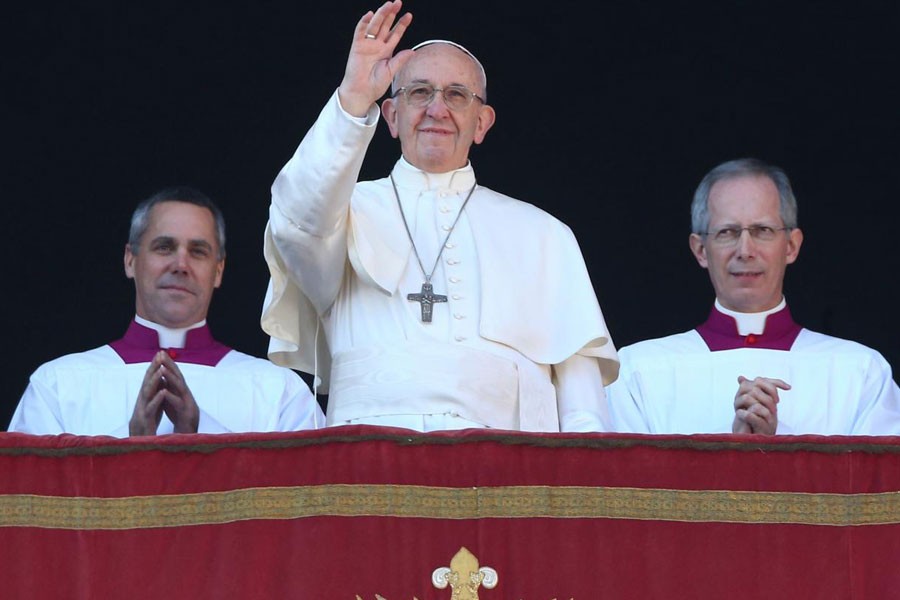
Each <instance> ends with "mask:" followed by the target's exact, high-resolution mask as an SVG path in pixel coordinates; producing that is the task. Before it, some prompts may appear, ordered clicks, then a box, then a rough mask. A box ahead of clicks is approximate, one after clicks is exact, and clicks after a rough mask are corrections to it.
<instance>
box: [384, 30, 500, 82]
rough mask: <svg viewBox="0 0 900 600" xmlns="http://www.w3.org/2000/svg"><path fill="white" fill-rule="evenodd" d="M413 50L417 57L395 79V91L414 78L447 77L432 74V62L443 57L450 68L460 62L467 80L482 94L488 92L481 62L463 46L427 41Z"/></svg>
mask: <svg viewBox="0 0 900 600" xmlns="http://www.w3.org/2000/svg"><path fill="white" fill-rule="evenodd" d="M412 50H413V51H415V55H414V56H413V57H412V58H411V59H410V60H409V62H407V63H406V65H405V66H404V68H403V69H402V70H401V71H400V72H399V73H397V76H396V77H395V78H394V82H393V85H392V89H393V90H394V91H396V89H397V88H398V87H400V86H401V85H404V84H406V83H407V82H408V81H409V80H411V79H413V78H415V79H432V78H436V77H442V76H446V74H444V73H434V72H430V71H431V70H432V68H433V65H432V64H431V62H430V61H433V60H435V59H441V58H442V57H447V58H448V59H449V62H448V65H447V66H448V67H450V65H451V64H452V63H453V62H457V61H458V64H459V65H461V67H460V69H461V70H465V71H466V73H465V74H466V75H467V76H468V77H467V79H470V80H471V82H472V84H477V86H478V87H479V88H480V89H481V91H482V92H484V91H486V88H487V75H486V74H485V72H484V67H483V66H482V64H481V61H479V60H478V59H477V58H476V57H475V55H474V54H472V53H471V52H469V50H467V49H466V48H464V47H463V46H462V45H460V44H457V43H456V42H451V41H449V40H427V41H425V42H421V43H419V44H416V45H415V46H413V47H412ZM422 71H425V72H422Z"/></svg>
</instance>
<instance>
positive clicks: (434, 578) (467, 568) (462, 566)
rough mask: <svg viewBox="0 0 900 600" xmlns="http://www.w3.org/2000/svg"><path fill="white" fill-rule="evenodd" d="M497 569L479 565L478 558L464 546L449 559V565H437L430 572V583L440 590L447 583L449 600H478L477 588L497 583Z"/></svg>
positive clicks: (490, 586) (491, 586) (490, 587)
mask: <svg viewBox="0 0 900 600" xmlns="http://www.w3.org/2000/svg"><path fill="white" fill-rule="evenodd" d="M497 580H498V577H497V571H495V570H494V569H492V568H490V567H479V566H478V559H477V558H475V555H474V554H472V553H471V552H469V550H468V549H467V548H465V547H462V548H460V549H459V552H457V553H456V555H455V556H454V557H453V559H452V560H451V561H450V566H449V567H439V568H437V569H435V570H434V573H432V574H431V583H433V584H434V587H436V588H438V589H440V590H442V589H444V588H445V587H447V586H448V585H449V586H450V587H451V588H452V589H453V594H452V595H451V596H450V600H478V588H479V587H480V586H482V585H483V586H484V587H486V588H488V589H492V588H493V587H494V586H496V585H497Z"/></svg>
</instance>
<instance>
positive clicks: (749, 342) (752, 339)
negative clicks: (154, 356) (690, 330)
mask: <svg viewBox="0 0 900 600" xmlns="http://www.w3.org/2000/svg"><path fill="white" fill-rule="evenodd" d="M744 341H745V342H746V343H747V345H748V346H752V345H753V344H755V343H756V341H757V340H756V336H755V335H753V334H752V333H751V334H750V335H748V336H747V337H746V338H745V340H744ZM173 358H174V357H173Z"/></svg>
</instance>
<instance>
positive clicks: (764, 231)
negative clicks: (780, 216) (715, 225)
mask: <svg viewBox="0 0 900 600" xmlns="http://www.w3.org/2000/svg"><path fill="white" fill-rule="evenodd" d="M790 229H791V228H790V227H772V226H770V225H751V226H749V227H723V228H722V229H717V230H716V231H705V232H703V235H705V236H709V237H711V238H712V241H713V242H715V243H716V244H721V245H722V246H730V245H732V244H736V243H737V241H738V240H739V239H741V236H742V235H743V234H744V232H745V231H746V232H748V233H749V234H750V237H752V238H753V239H754V240H756V241H758V242H771V241H772V240H774V239H775V236H776V235H777V234H778V232H779V231H790Z"/></svg>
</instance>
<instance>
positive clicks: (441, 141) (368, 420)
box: [262, 0, 618, 432]
mask: <svg viewBox="0 0 900 600" xmlns="http://www.w3.org/2000/svg"><path fill="white" fill-rule="evenodd" d="M401 4H402V3H401V2H400V1H399V0H397V1H393V2H386V3H384V4H383V5H382V6H381V7H380V8H378V9H377V10H376V11H374V12H373V11H369V12H368V13H366V14H365V15H364V16H363V17H362V18H361V19H360V21H359V22H358V23H357V25H356V27H355V30H354V33H353V38H352V43H351V46H350V52H349V57H348V60H347V65H346V69H345V72H344V76H343V79H342V81H341V83H340V86H339V87H338V88H337V90H336V91H335V93H334V94H333V95H332V96H331V98H330V99H329V100H328V102H327V104H326V105H325V107H324V109H323V110H322V111H321V113H320V115H319V117H318V119H317V121H316V122H315V123H314V125H313V126H312V128H311V129H310V130H309V131H308V132H307V134H306V136H305V137H304V138H303V140H302V142H301V143H300V146H299V147H298V149H297V151H296V153H295V154H294V156H293V157H292V158H291V159H290V160H289V161H288V163H287V164H286V165H285V166H284V168H283V169H282V171H281V172H280V173H279V175H278V176H277V178H276V180H275V182H274V183H273V186H272V202H271V206H270V215H269V224H268V227H267V230H266V239H265V257H266V260H267V263H268V265H269V271H270V276H271V279H270V285H269V289H268V293H267V295H266V300H265V304H264V307H263V315H262V327H263V329H264V330H265V331H266V332H267V333H268V334H269V335H270V344H269V357H270V359H271V360H273V361H274V362H276V363H279V364H282V365H290V366H291V367H293V368H295V369H298V370H300V371H303V372H306V373H311V374H313V375H314V382H315V383H314V385H315V388H316V391H317V393H319V394H327V396H328V399H327V409H326V419H327V421H326V422H327V424H328V425H330V426H336V425H354V424H365V425H384V426H392V427H403V428H407V429H412V430H416V431H433V430H455V429H467V428H495V429H503V430H527V431H551V432H552V431H604V430H608V429H610V427H611V423H610V420H609V411H608V406H607V402H606V397H605V387H604V386H605V384H608V383H610V382H612V381H613V380H614V379H615V378H616V375H617V373H618V358H617V354H616V349H615V347H614V345H613V342H612V340H611V338H610V334H609V332H608V330H607V327H606V324H605V322H604V317H603V314H602V312H601V309H600V306H599V303H598V301H597V297H596V294H595V291H594V288H593V285H592V283H591V281H590V278H589V276H588V272H587V269H586V266H585V262H584V258H583V256H582V254H581V251H580V249H579V246H578V244H577V242H576V239H575V237H574V236H573V234H572V231H571V230H570V228H569V227H567V226H566V225H564V224H563V223H561V222H560V221H559V220H557V219H556V218H554V217H552V216H551V215H549V214H548V213H546V212H544V211H543V210H540V209H538V208H537V207H536V206H534V205H532V204H528V203H526V202H523V201H520V200H516V199H513V198H510V197H508V196H505V195H503V194H500V193H498V192H496V191H493V190H491V189H489V188H488V187H486V186H484V185H483V184H481V183H480V182H479V183H476V176H475V169H474V167H473V165H472V162H471V161H470V159H469V150H470V148H471V147H472V144H480V143H481V142H483V141H484V139H485V135H486V134H487V133H488V131H489V130H490V129H491V127H492V126H493V124H494V119H495V113H494V109H493V108H492V107H491V106H490V105H489V104H488V94H487V78H486V74H485V72H484V68H483V66H482V64H481V62H480V61H479V60H478V59H477V58H476V57H475V56H474V55H473V54H472V53H471V52H470V51H469V50H467V49H466V48H464V47H462V46H461V45H459V44H457V43H454V42H451V41H447V40H429V41H426V42H422V43H420V44H418V45H416V46H414V47H413V48H410V49H405V50H400V51H397V52H396V53H395V49H396V48H397V46H398V44H399V42H400V41H401V38H402V37H403V35H404V33H405V31H406V30H407V28H408V27H409V25H410V23H411V21H412V14H411V13H405V14H402V16H401V14H400V13H401V8H402V6H401ZM383 96H387V97H386V98H385V99H384V100H383V102H381V107H380V114H381V116H382V117H383V119H384V121H385V123H386V124H387V127H388V130H389V131H390V134H391V136H392V137H394V138H399V141H400V150H401V156H400V157H399V159H398V160H397V161H396V163H395V165H394V167H393V169H392V171H391V172H390V174H389V175H388V176H387V177H384V178H382V179H378V180H375V181H358V175H359V172H360V168H361V165H362V163H363V158H364V156H365V153H366V150H367V148H368V146H369V143H370V142H371V140H372V138H373V136H374V134H375V130H376V125H377V123H378V120H379V106H378V101H379V99H381V98H382V97H383Z"/></svg>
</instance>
